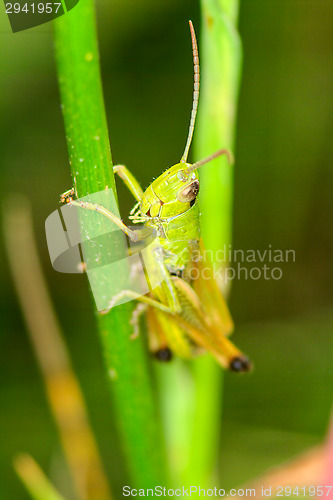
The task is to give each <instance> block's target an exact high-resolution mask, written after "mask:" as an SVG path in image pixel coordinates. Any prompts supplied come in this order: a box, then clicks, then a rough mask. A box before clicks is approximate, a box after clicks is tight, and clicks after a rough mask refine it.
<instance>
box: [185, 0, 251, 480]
mask: <svg viewBox="0 0 333 500" xmlns="http://www.w3.org/2000/svg"><path fill="white" fill-rule="evenodd" d="M238 7H239V5H238V0H219V1H216V0H201V11H202V26H201V28H202V32H201V38H200V42H201V43H200V54H201V74H202V79H201V82H202V85H201V97H200V99H201V100H200V104H199V112H198V125H197V129H196V134H195V143H194V148H195V160H196V161H197V160H199V159H201V158H204V157H205V156H208V155H209V154H211V153H213V152H214V151H216V150H218V149H220V148H221V147H227V148H230V149H231V150H233V146H234V136H235V118H236V108H237V98H238V90H239V81H240V68H241V44H240V39H239V35H238V33H237V31H236V23H237V17H238ZM200 184H201V186H200V193H201V194H200V204H201V212H202V217H201V228H202V235H203V239H204V243H205V246H206V248H207V249H209V250H212V251H213V256H215V255H216V252H217V251H218V250H220V249H223V248H228V246H229V244H230V243H231V230H232V193H233V171H232V167H231V166H230V165H228V163H227V161H226V158H223V157H222V158H219V159H217V160H214V161H213V162H212V164H210V165H207V166H206V167H204V168H202V169H201V170H200ZM215 264H216V262H215ZM224 265H225V266H226V265H228V263H227V262H226V263H225V264H224ZM222 285H223V284H222ZM194 378H195V393H196V399H195V411H194V421H193V431H192V451H191V453H190V464H189V471H191V475H192V477H193V478H196V480H197V483H198V484H203V485H205V484H211V480H212V471H213V469H214V464H216V463H217V458H218V453H219V445H220V440H219V433H220V429H221V401H222V371H221V369H220V367H219V366H217V364H216V362H215V361H214V360H213V359H212V358H211V357H210V356H205V357H204V358H202V359H198V360H196V361H195V362H194ZM215 484H216V483H215Z"/></svg>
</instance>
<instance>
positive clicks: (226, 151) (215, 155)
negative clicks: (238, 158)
mask: <svg viewBox="0 0 333 500" xmlns="http://www.w3.org/2000/svg"><path fill="white" fill-rule="evenodd" d="M222 155H226V157H227V158H228V163H229V164H230V165H232V164H233V163H234V157H233V154H232V152H231V151H229V149H219V150H218V151H215V153H213V154H211V155H209V156H207V157H206V158H204V159H203V160H200V161H197V162H196V163H193V165H191V166H190V167H188V168H186V169H185V171H184V172H185V173H186V174H189V173H190V172H193V170H196V169H197V168H199V167H202V165H205V164H206V163H209V162H210V161H212V160H215V158H218V157H219V156H222Z"/></svg>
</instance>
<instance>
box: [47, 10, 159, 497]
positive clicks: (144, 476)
mask: <svg viewBox="0 0 333 500" xmlns="http://www.w3.org/2000/svg"><path fill="white" fill-rule="evenodd" d="M55 41H56V59H57V67H58V75H59V83H60V91H61V101H62V110H63V114H64V120H65V129H66V137H67V143H68V150H69V157H70V164H71V172H72V178H73V183H74V186H75V187H76V190H77V193H78V196H79V197H82V196H85V195H87V194H89V193H94V192H97V191H101V190H104V189H106V188H107V187H108V188H112V189H115V183H114V177H113V172H112V162H111V152H110V146H109V138H108V131H107V123H106V116H105V109H104V102H103V93H102V85H101V79H100V68H99V56H98V47H97V35H96V27H95V17H94V8H93V3H92V1H91V0H80V2H79V4H78V5H77V6H76V7H75V8H74V9H73V10H71V11H70V12H69V13H68V14H66V15H65V16H62V17H61V18H59V19H57V20H56V22H55ZM107 222H108V221H101V224H107ZM86 229H87V231H88V232H89V230H90V229H91V228H89V223H88V227H87V228H86ZM104 250H105V249H102V251H104ZM100 278H101V280H102V279H104V278H105V282H106V284H107V280H109V279H110V278H109V276H107V275H105V276H102V275H100ZM131 312H132V305H131V304H125V305H123V306H118V307H116V308H115V310H112V312H110V313H109V314H107V315H104V316H99V318H98V323H99V331H100V336H101V340H102V345H103V350H104V355H105V360H106V368H107V373H108V377H109V381H110V386H111V388H112V391H113V394H114V397H115V401H116V407H117V420H118V424H119V427H120V429H121V433H122V441H123V445H124V450H125V453H126V457H127V462H128V468H129V471H130V477H131V479H132V481H133V483H134V484H136V485H140V487H142V488H147V487H152V486H154V485H155V484H164V483H165V470H166V466H165V461H164V452H163V449H164V446H163V437H162V431H161V428H160V424H159V419H158V418H157V415H156V407H155V401H154V395H153V392H152V387H151V381H150V378H149V376H148V371H147V360H146V357H145V351H144V347H143V344H142V342H141V341H140V340H137V341H135V342H134V341H131V340H130V335H131V333H132V327H131V326H130V325H129V320H130V317H131Z"/></svg>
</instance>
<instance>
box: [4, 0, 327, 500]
mask: <svg viewBox="0 0 333 500" xmlns="http://www.w3.org/2000/svg"><path fill="white" fill-rule="evenodd" d="M1 9H2V10H1V16H0V39H1V43H0V54H1V56H0V61H1V64H0V68H1V75H0V82H1V83H0V85H1V88H0V95H1V118H2V119H1V133H0V141H1V199H2V202H3V204H4V206H5V205H6V204H8V203H15V193H25V194H26V195H27V196H28V197H29V199H30V200H31V203H32V206H33V214H34V222H35V228H36V237H37V240H38V246H39V251H40V256H41V259H42V263H43V267H44V270H45V273H46V276H47V280H48V283H49V287H50V291H51V294H52V298H53V300H54V304H55V307H56V311H57V313H58V315H59V319H60V321H61V324H62V326H63V329H64V332H65V335H66V340H67V342H68V345H69V347H70V351H71V355H72V357H73V362H74V366H75V368H76V370H77V373H78V375H79V378H80V381H81V383H82V385H83V388H84V391H85V395H86V398H87V401H88V405H89V408H90V415H91V420H92V424H93V427H94V429H95V430H96V433H97V437H98V441H99V444H100V446H101V451H102V455H103V458H104V459H105V467H106V470H107V473H108V475H109V476H110V478H111V480H112V484H113V486H114V489H115V490H116V491H118V492H119V491H120V489H121V487H122V485H123V484H124V483H125V484H126V474H125V472H124V470H123V467H122V461H121V459H120V458H119V455H120V451H119V443H118V441H117V436H116V433H115V429H114V428H113V425H112V405H111V402H109V394H108V389H107V384H106V380H105V375H104V371H103V367H102V358H101V353H100V349H99V344H98V339H97V334H96V329H95V319H94V316H93V314H94V313H93V308H92V305H91V301H90V296H89V292H88V288H87V286H86V285H85V278H84V277H82V276H81V275H64V274H58V273H56V272H55V271H53V269H52V268H51V265H50V262H49V257H48V252H47V247H46V241H45V235H44V222H45V219H46V217H47V216H48V215H49V214H50V213H51V212H53V211H54V210H56V209H57V208H58V197H59V194H60V193H62V192H63V191H65V190H66V189H68V188H69V187H70V186H71V180H70V175H69V166H68V157H67V147H66V142H65V135H64V127H63V122H62V116H61V110H60V104H59V94H58V88H57V80H56V74H55V64H54V59H53V41H52V25H51V24H46V25H44V26H42V27H40V28H35V29H32V30H28V31H27V32H21V33H16V34H12V33H11V32H10V28H9V22H8V20H7V18H6V15H5V13H4V8H3V6H2V7H1ZM97 17H98V27H99V41H100V54H101V65H102V77H103V85H104V94H105V101H106V109H107V116H108V120H109V127H110V137H111V146H112V154H113V160H114V162H115V163H124V164H126V165H127V166H128V167H129V168H130V169H131V170H132V171H133V173H134V174H135V175H136V176H137V178H138V179H140V180H141V183H142V186H143V187H146V186H147V185H148V184H149V182H151V180H152V178H153V177H155V176H157V175H158V174H159V173H160V172H161V171H163V170H164V169H166V168H167V167H168V166H170V165H172V164H174V163H176V162H177V161H178V160H179V158H180V156H181V154H182V151H183V147H184V144H185V140H186V135H187V127H188V120H189V112H190V106H191V100H192V60H191V48H190V41H189V33H188V25H187V21H188V19H189V18H191V19H192V20H193V22H194V25H195V26H196V29H197V31H198V32H199V26H200V19H199V5H198V3H197V2H193V1H190V0H184V1H183V2H176V1H175V0H168V1H166V0H163V1H160V2H158V3H156V2H153V1H152V0H142V1H141V2H135V1H134V0H122V1H120V0H113V1H112V2H106V1H103V2H102V1H99V2H98V5H97ZM332 26H333V4H332V2H330V1H327V0H311V1H310V0H309V1H307V0H303V1H302V2H301V1H292V2H291V1H290V0H251V2H248V1H245V0H244V1H243V2H242V4H241V10H240V33H241V37H242V40H243V46H244V66H243V80H242V87H241V94H240V102H239V115H238V131H237V141H236V158H237V162H236V168H235V194H234V229H233V240H234V247H235V248H237V249H244V250H246V249H259V250H260V251H264V250H265V249H267V248H268V247H269V245H272V248H273V249H274V248H277V249H282V250H283V249H294V250H295V251H296V262H295V263H289V264H288V263H286V264H283V266H282V269H283V277H282V279H281V280H278V281H274V280H263V279H260V280H258V281H253V280H244V279H242V280H235V281H234V282H233V287H232V294H231V301H230V305H231V310H232V314H233V317H234V320H235V323H236V326H237V327H236V331H235V341H236V343H237V344H238V345H239V346H240V347H242V349H243V350H244V351H245V352H247V353H248V354H249V355H250V356H251V358H252V359H253V360H254V362H255V366H256V369H255V371H254V372H253V374H251V375H249V376H244V377H237V376H234V375H232V374H227V375H226V379H225V390H224V402H223V407H224V411H223V413H224V417H223V422H222V423H221V425H222V429H223V432H222V442H221V450H222V452H221V464H220V466H219V470H220V476H221V483H222V485H223V486H224V487H225V488H228V487H232V486H236V485H238V484H241V483H242V482H244V481H245V480H248V479H250V478H253V477H254V476H257V475H259V474H261V473H262V472H263V471H264V470H266V468H267V467H270V466H273V465H277V464H280V463H282V462H283V461H285V460H287V459H289V458H291V457H293V456H294V455H296V454H297V453H299V452H301V451H302V450H305V449H306V448H308V447H309V446H311V445H313V444H315V443H318V442H320V441H321V440H322V439H323V437H324V436H325V433H326V430H327V425H328V419H329V413H330V407H331V401H332V382H333V380H332V378H333V377H332V359H333V357H332V329H333V306H332V299H333V286H332V283H333V261H332V254H333V234H332V220H333V202H332V194H331V191H332V186H333V170H332V153H333V141H332V137H333V120H332V116H333V99H332V96H333V65H332V53H333V29H332ZM199 37H200V33H199ZM118 192H119V198H120V202H121V209H122V213H123V214H124V216H125V214H127V213H128V211H129V209H130V208H131V207H132V204H133V202H132V199H131V198H130V197H129V196H128V194H127V192H126V190H125V189H124V188H123V186H122V185H121V184H119V191H118ZM219 216H220V214H216V224H219ZM268 265H269V264H268ZM0 268H1V277H2V279H1V301H0V308H1V310H0V316H1V325H2V328H1V337H0V340H1V363H0V379H1V381H0V384H1V385H0V405H1V413H0V430H1V451H0V469H1V479H0V498H1V499H2V498H4V499H15V500H21V499H22V500H24V499H26V498H27V496H26V493H25V492H24V490H23V488H22V486H21V485H20V483H19V481H18V479H17V478H16V476H15V474H14V472H13V470H12V466H11V460H12V457H13V455H14V454H15V453H16V452H18V451H28V452H30V453H31V454H32V455H33V456H34V457H35V458H36V459H37V461H38V462H39V463H40V464H41V465H42V467H43V468H44V470H46V471H47V473H48V474H49V475H50V476H51V478H52V479H53V481H54V482H55V483H57V484H62V485H65V486H63V488H65V489H66V471H65V465H64V462H63V458H62V454H61V451H60V445H59V442H58V439H57V433H56V429H55V426H54V424H53V421H52V418H51V415H50V412H49V410H48V406H47V403H46V400H45V395H44V390H43V385H42V382H41V379H40V377H39V373H38V369H37V367H36V363H35V360H34V357H33V354H32V351H31V348H30V345H29V343H28V340H27V335H26V332H25V327H24V323H23V320H22V316H21V313H20V310H19V308H18V303H17V299H16V296H15V293H14V289H13V286H12V283H11V278H10V275H9V273H8V265H7V260H6V256H5V254H4V251H3V247H2V246H1V259H0ZM129 404H130V402H129ZM68 498H69V496H68Z"/></svg>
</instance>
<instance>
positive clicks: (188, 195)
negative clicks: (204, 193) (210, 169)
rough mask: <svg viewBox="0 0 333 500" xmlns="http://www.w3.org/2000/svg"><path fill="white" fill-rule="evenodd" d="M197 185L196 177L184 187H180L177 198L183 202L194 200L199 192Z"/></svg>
mask: <svg viewBox="0 0 333 500" xmlns="http://www.w3.org/2000/svg"><path fill="white" fill-rule="evenodd" d="M199 186H200V184H199V181H198V179H196V180H195V181H193V182H191V184H189V185H188V186H186V187H185V188H182V189H180V190H179V191H178V193H177V198H178V200H179V201H182V202H183V203H187V202H189V201H193V200H195V199H196V197H197V196H198V193H199Z"/></svg>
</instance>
